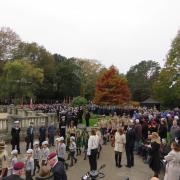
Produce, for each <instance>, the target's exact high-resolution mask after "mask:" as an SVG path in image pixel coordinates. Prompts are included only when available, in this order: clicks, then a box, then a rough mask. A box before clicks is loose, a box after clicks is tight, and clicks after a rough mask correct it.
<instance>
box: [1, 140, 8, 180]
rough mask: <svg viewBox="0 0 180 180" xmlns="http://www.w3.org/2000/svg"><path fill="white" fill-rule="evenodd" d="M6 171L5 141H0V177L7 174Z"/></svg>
mask: <svg viewBox="0 0 180 180" xmlns="http://www.w3.org/2000/svg"><path fill="white" fill-rule="evenodd" d="M7 172H8V153H7V151H6V146H5V142H0V179H1V178H2V177H5V176H7Z"/></svg>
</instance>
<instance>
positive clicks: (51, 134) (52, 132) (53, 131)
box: [48, 122, 56, 146]
mask: <svg viewBox="0 0 180 180" xmlns="http://www.w3.org/2000/svg"><path fill="white" fill-rule="evenodd" d="M55 135H56V127H55V126H54V123H53V122H52V123H51V125H50V126H49V127H48V138H49V146H54V137H55Z"/></svg>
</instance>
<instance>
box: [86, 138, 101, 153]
mask: <svg viewBox="0 0 180 180" xmlns="http://www.w3.org/2000/svg"><path fill="white" fill-rule="evenodd" d="M98 146H99V139H98V136H96V135H95V136H93V135H91V136H90V137H89V140H88V149H87V155H91V150H92V149H97V148H98Z"/></svg>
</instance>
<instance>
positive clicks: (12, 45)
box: [0, 27, 21, 60]
mask: <svg viewBox="0 0 180 180" xmlns="http://www.w3.org/2000/svg"><path fill="white" fill-rule="evenodd" d="M20 42H21V40H20V38H19V36H18V35H17V34H16V33H15V32H14V31H12V30H11V29H10V28H8V27H2V28H1V29H0V60H7V59H12V56H13V53H14V51H16V49H17V48H18V45H19V43H20Z"/></svg>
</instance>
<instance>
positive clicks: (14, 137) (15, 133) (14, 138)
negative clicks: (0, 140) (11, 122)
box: [11, 127, 21, 143]
mask: <svg viewBox="0 0 180 180" xmlns="http://www.w3.org/2000/svg"><path fill="white" fill-rule="evenodd" d="M20 131H21V129H20V128H18V129H16V128H14V127H13V128H12V129H11V135H12V143H15V142H18V141H19V139H20V138H19V137H20V136H19V134H20Z"/></svg>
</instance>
